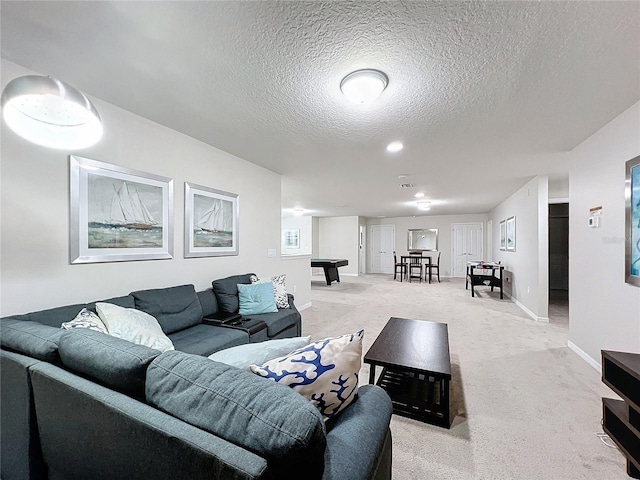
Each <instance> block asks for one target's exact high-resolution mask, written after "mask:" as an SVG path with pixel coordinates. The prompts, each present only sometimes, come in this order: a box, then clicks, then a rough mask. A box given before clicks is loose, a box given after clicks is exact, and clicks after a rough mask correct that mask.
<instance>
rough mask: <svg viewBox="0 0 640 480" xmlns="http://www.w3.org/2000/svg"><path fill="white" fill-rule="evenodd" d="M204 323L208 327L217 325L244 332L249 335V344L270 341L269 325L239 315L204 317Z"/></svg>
mask: <svg viewBox="0 0 640 480" xmlns="http://www.w3.org/2000/svg"><path fill="white" fill-rule="evenodd" d="M202 323H204V324H206V325H215V326H216V327H224V328H234V329H236V330H243V331H245V332H247V333H248V334H249V342H251V343H255V342H263V341H264V340H269V337H268V335H267V324H266V323H265V322H264V321H262V320H256V319H253V318H249V317H242V316H240V315H238V314H229V316H228V317H227V318H226V319H225V318H222V319H221V318H219V316H215V317H204V318H203V319H202Z"/></svg>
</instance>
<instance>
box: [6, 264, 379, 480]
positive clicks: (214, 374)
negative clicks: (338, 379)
mask: <svg viewBox="0 0 640 480" xmlns="http://www.w3.org/2000/svg"><path fill="white" fill-rule="evenodd" d="M238 283H250V274H246V275H238V276H234V277H228V278H226V279H220V280H216V281H214V282H213V285H212V286H213V289H211V290H206V291H203V292H195V289H194V288H193V286H192V285H182V286H178V287H172V288H168V289H153V290H142V291H137V292H132V293H131V294H130V295H127V296H125V297H118V298H114V299H110V300H108V302H110V303H115V304H118V305H120V306H124V307H128V308H137V309H139V310H143V311H145V312H147V313H149V314H151V315H153V316H154V317H156V318H157V320H158V323H159V324H160V325H161V327H162V329H163V331H164V332H165V334H167V336H168V337H169V338H170V339H171V340H172V342H173V344H174V346H175V349H176V350H175V351H168V352H164V353H161V352H159V351H157V350H154V349H151V348H148V347H145V346H142V345H136V344H133V343H131V342H128V341H126V340H122V339H119V338H115V337H111V336H109V335H105V334H103V333H99V332H94V331H90V330H87V329H77V328H76V329H72V330H63V329H61V328H60V324H61V323H62V322H64V321H69V320H70V319H72V318H74V317H75V315H76V314H77V313H78V312H79V311H80V310H81V309H82V308H85V307H86V308H91V307H92V305H93V304H80V305H71V306H65V307H59V308H55V309H50V310H45V311H40V312H33V313H29V314H25V315H18V316H12V317H5V318H2V319H0V344H1V347H2V348H1V350H0V361H1V373H0V380H1V382H2V385H1V390H0V393H1V402H2V403H1V406H0V407H1V409H0V419H1V421H2V423H1V425H0V436H1V439H0V440H1V447H2V450H1V459H2V465H1V471H0V474H1V476H2V478H3V479H4V480H11V479H47V478H48V479H72V478H77V479H84V478H91V479H92V480H99V479H114V478H127V479H148V478H158V479H163V478H166V479H175V478H185V479H199V478H202V479H205V478H207V479H276V478H278V479H286V478H310V479H311V478H318V479H319V478H323V479H336V480H337V479H347V478H348V479H354V480H357V479H373V478H375V479H388V478H391V436H390V430H389V422H390V416H391V410H392V408H391V402H390V400H389V398H388V396H387V394H386V393H385V392H384V391H382V389H380V388H379V387H376V386H370V385H365V386H362V387H361V388H360V389H359V391H358V396H357V399H356V400H355V401H354V402H353V403H352V404H351V405H350V406H349V407H347V409H346V410H345V411H344V412H342V413H341V414H340V415H339V416H338V418H337V419H335V420H332V421H331V422H329V423H327V424H325V423H324V422H323V421H322V417H321V416H320V414H319V412H318V411H317V410H316V409H315V407H313V406H312V405H311V404H310V403H309V402H308V401H307V400H306V399H304V397H302V396H301V395H299V394H298V393H296V392H295V391H293V390H291V389H290V388H288V387H286V386H282V385H279V384H276V383H274V382H271V381H269V380H265V379H263V378H260V377H258V376H256V375H253V374H252V373H250V372H249V371H248V370H240V369H237V368H235V367H231V366H228V365H224V364H221V363H218V362H214V361H212V360H209V359H208V358H206V356H208V355H209V354H211V353H213V352H216V351H219V350H221V349H225V348H229V347H232V346H235V345H240V344H243V343H247V342H254V341H262V340H266V339H272V338H284V337H292V336H298V335H300V333H301V317H300V313H299V312H298V311H297V309H296V308H295V306H294V304H293V297H289V302H290V305H291V308H289V309H282V310H278V312H276V313H269V314H262V315H259V316H257V315H256V316H255V317H256V318H252V319H251V320H250V321H249V322H245V323H248V324H251V323H252V322H256V321H258V322H261V321H264V323H265V324H266V328H263V329H262V330H260V331H255V329H250V328H249V329H247V328H242V326H237V327H225V326H219V325H217V323H218V320H217V319H216V318H215V317H219V316H220V313H221V312H222V313H224V312H227V313H231V312H232V311H233V310H234V308H235V309H237V287H236V285H237V284H238ZM234 288H235V291H236V293H235V296H236V298H235V302H234V298H233V296H234V293H233V292H234ZM207 317H209V319H211V318H213V320H211V321H209V320H208V319H207ZM257 317H259V318H257ZM243 325H244V324H243Z"/></svg>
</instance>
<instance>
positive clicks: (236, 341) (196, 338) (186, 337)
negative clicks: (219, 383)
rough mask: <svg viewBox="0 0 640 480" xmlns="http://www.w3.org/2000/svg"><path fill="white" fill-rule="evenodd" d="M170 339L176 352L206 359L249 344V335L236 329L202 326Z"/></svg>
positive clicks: (172, 335) (173, 334) (171, 335)
mask: <svg viewBox="0 0 640 480" xmlns="http://www.w3.org/2000/svg"><path fill="white" fill-rule="evenodd" d="M169 339H170V340H171V342H172V343H173V346H174V347H175V349H176V350H180V351H181V352H186V353H192V354H194V355H203V356H205V357H206V356H207V355H211V354H212V353H213V352H217V351H218V350H222V349H224V348H230V347H235V346H236V345H243V344H245V343H248V342H249V334H248V333H247V332H246V331H244V330H238V329H235V328H225V327H216V326H213V325H204V324H200V325H196V326H195V327H191V328H186V329H184V330H180V331H179V332H175V333H171V334H169Z"/></svg>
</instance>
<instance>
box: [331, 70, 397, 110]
mask: <svg viewBox="0 0 640 480" xmlns="http://www.w3.org/2000/svg"><path fill="white" fill-rule="evenodd" d="M388 84H389V78H388V77H387V76H386V75H385V74H384V73H383V72H381V71H379V70H372V69H365V70H356V71H355V72H351V73H350V74H349V75H347V76H346V77H344V78H343V79H342V82H340V90H342V93H343V94H344V96H345V97H347V99H348V100H349V101H350V102H352V103H358V104H362V103H369V102H372V101H373V100H375V99H376V98H378V97H379V96H380V94H381V93H382V92H383V90H384V89H385V88H387V85H388Z"/></svg>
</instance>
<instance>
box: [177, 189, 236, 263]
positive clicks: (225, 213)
mask: <svg viewBox="0 0 640 480" xmlns="http://www.w3.org/2000/svg"><path fill="white" fill-rule="evenodd" d="M239 205H240V203H239V197H238V195H237V194H235V193H229V192H225V191H223V190H217V189H215V188H209V187H203V186H201V185H195V184H193V183H188V182H185V184H184V256H185V258H192V257H219V256H226V255H238V253H239V248H238V234H239V228H238V227H239V212H240V210H239Z"/></svg>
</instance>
